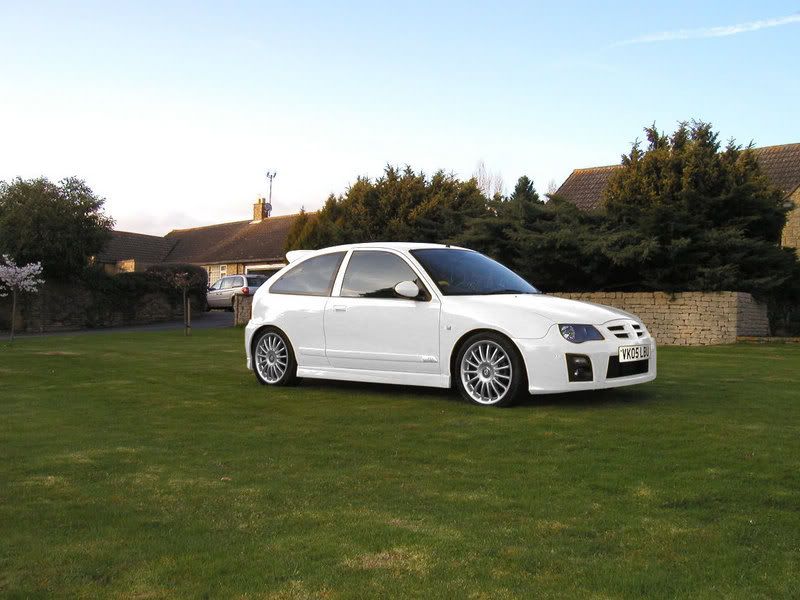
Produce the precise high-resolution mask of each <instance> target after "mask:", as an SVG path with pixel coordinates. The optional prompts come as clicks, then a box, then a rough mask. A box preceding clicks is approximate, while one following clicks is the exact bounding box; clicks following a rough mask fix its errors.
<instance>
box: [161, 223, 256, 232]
mask: <svg viewBox="0 0 800 600" xmlns="http://www.w3.org/2000/svg"><path fill="white" fill-rule="evenodd" d="M249 222H250V221H247V220H243V221H226V222H225V223H212V224H211V225H197V226H196V227H184V228H182V229H170V230H169V232H167V235H169V234H170V233H176V232H178V231H195V230H197V229H208V228H210V227H219V226H220V225H235V224H237V223H249Z"/></svg>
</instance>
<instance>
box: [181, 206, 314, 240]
mask: <svg viewBox="0 0 800 600" xmlns="http://www.w3.org/2000/svg"><path fill="white" fill-rule="evenodd" d="M314 212H316V211H314ZM299 214H300V213H299V212H296V213H292V214H289V215H275V216H274V217H267V218H266V219H262V220H261V221H256V222H257V223H263V222H264V221H274V220H275V219H285V218H287V217H296V216H298V215H299ZM250 223H253V221H252V220H250V219H243V220H240V221H226V222H224V223H211V224H210V225H197V226H196V227H184V228H181V229H170V230H169V232H167V235H169V234H170V233H177V232H182V231H196V230H197V229H209V228H211V227H221V226H222V225H237V224H242V225H244V224H250Z"/></svg>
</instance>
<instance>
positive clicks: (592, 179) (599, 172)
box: [555, 144, 800, 249]
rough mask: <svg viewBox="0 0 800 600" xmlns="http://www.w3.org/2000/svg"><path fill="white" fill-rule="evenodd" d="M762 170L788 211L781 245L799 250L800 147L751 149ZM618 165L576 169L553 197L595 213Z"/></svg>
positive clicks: (788, 145) (796, 145)
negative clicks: (776, 188) (783, 200)
mask: <svg viewBox="0 0 800 600" xmlns="http://www.w3.org/2000/svg"><path fill="white" fill-rule="evenodd" d="M753 152H755V155H756V159H757V160H758V163H759V165H760V166H761V170H762V171H763V172H764V174H765V175H766V176H767V178H768V179H769V180H770V182H772V184H773V185H775V186H777V187H778V188H779V189H780V190H781V191H782V192H783V193H784V197H785V199H786V204H787V206H788V207H793V208H792V210H791V211H790V212H789V214H788V215H787V217H786V226H785V227H784V229H783V236H782V244H783V245H784V246H786V247H788V248H797V249H800V144H782V145H780V146H765V147H763V148H754V149H753ZM619 168H620V165H609V166H605V167H590V168H588V169H575V170H574V171H573V172H572V173H571V174H570V176H569V177H567V179H566V181H564V183H563V184H561V187H560V188H558V190H557V191H556V193H555V195H557V196H560V197H562V198H564V199H566V200H568V201H570V202H572V203H573V204H575V205H576V206H577V207H578V208H580V209H583V210H597V209H599V208H601V206H602V203H603V192H604V191H605V189H606V186H607V185H608V180H609V178H610V177H611V175H612V173H614V171H616V170H617V169H619Z"/></svg>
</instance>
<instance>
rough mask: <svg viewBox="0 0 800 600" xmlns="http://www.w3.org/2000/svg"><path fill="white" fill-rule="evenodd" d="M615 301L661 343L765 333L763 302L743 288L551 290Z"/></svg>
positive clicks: (695, 342)
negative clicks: (643, 290)
mask: <svg viewBox="0 0 800 600" xmlns="http://www.w3.org/2000/svg"><path fill="white" fill-rule="evenodd" d="M553 295H554V296H560V297H562V298H571V299H573V300H582V301H585V302H595V303H597V304H606V305H608V306H614V307H616V308H620V309H622V310H624V311H627V312H630V313H633V314H635V315H637V316H638V317H639V318H640V319H642V321H643V322H644V324H645V326H646V327H647V328H648V329H649V330H650V333H651V334H652V335H653V337H654V338H655V339H656V342H657V343H659V344H661V345H665V346H704V345H708V344H732V343H734V342H735V341H736V337H737V336H741V335H747V336H763V335H769V319H768V318H767V307H766V305H765V304H761V303H760V302H756V301H755V300H753V297H752V296H750V294H745V293H742V292H682V293H678V294H674V295H670V294H666V293H664V292H593V293H562V294H553Z"/></svg>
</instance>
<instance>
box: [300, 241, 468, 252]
mask: <svg viewBox="0 0 800 600" xmlns="http://www.w3.org/2000/svg"><path fill="white" fill-rule="evenodd" d="M359 248H386V249H390V250H400V251H402V252H408V251H409V250H421V249H423V248H452V249H455V250H468V248H461V247H460V246H451V245H445V244H427V243H423V242H363V243H360V244H342V245H341V246H329V247H328V248H320V249H319V250H316V252H329V251H337V250H339V251H341V250H358V249H359Z"/></svg>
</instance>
